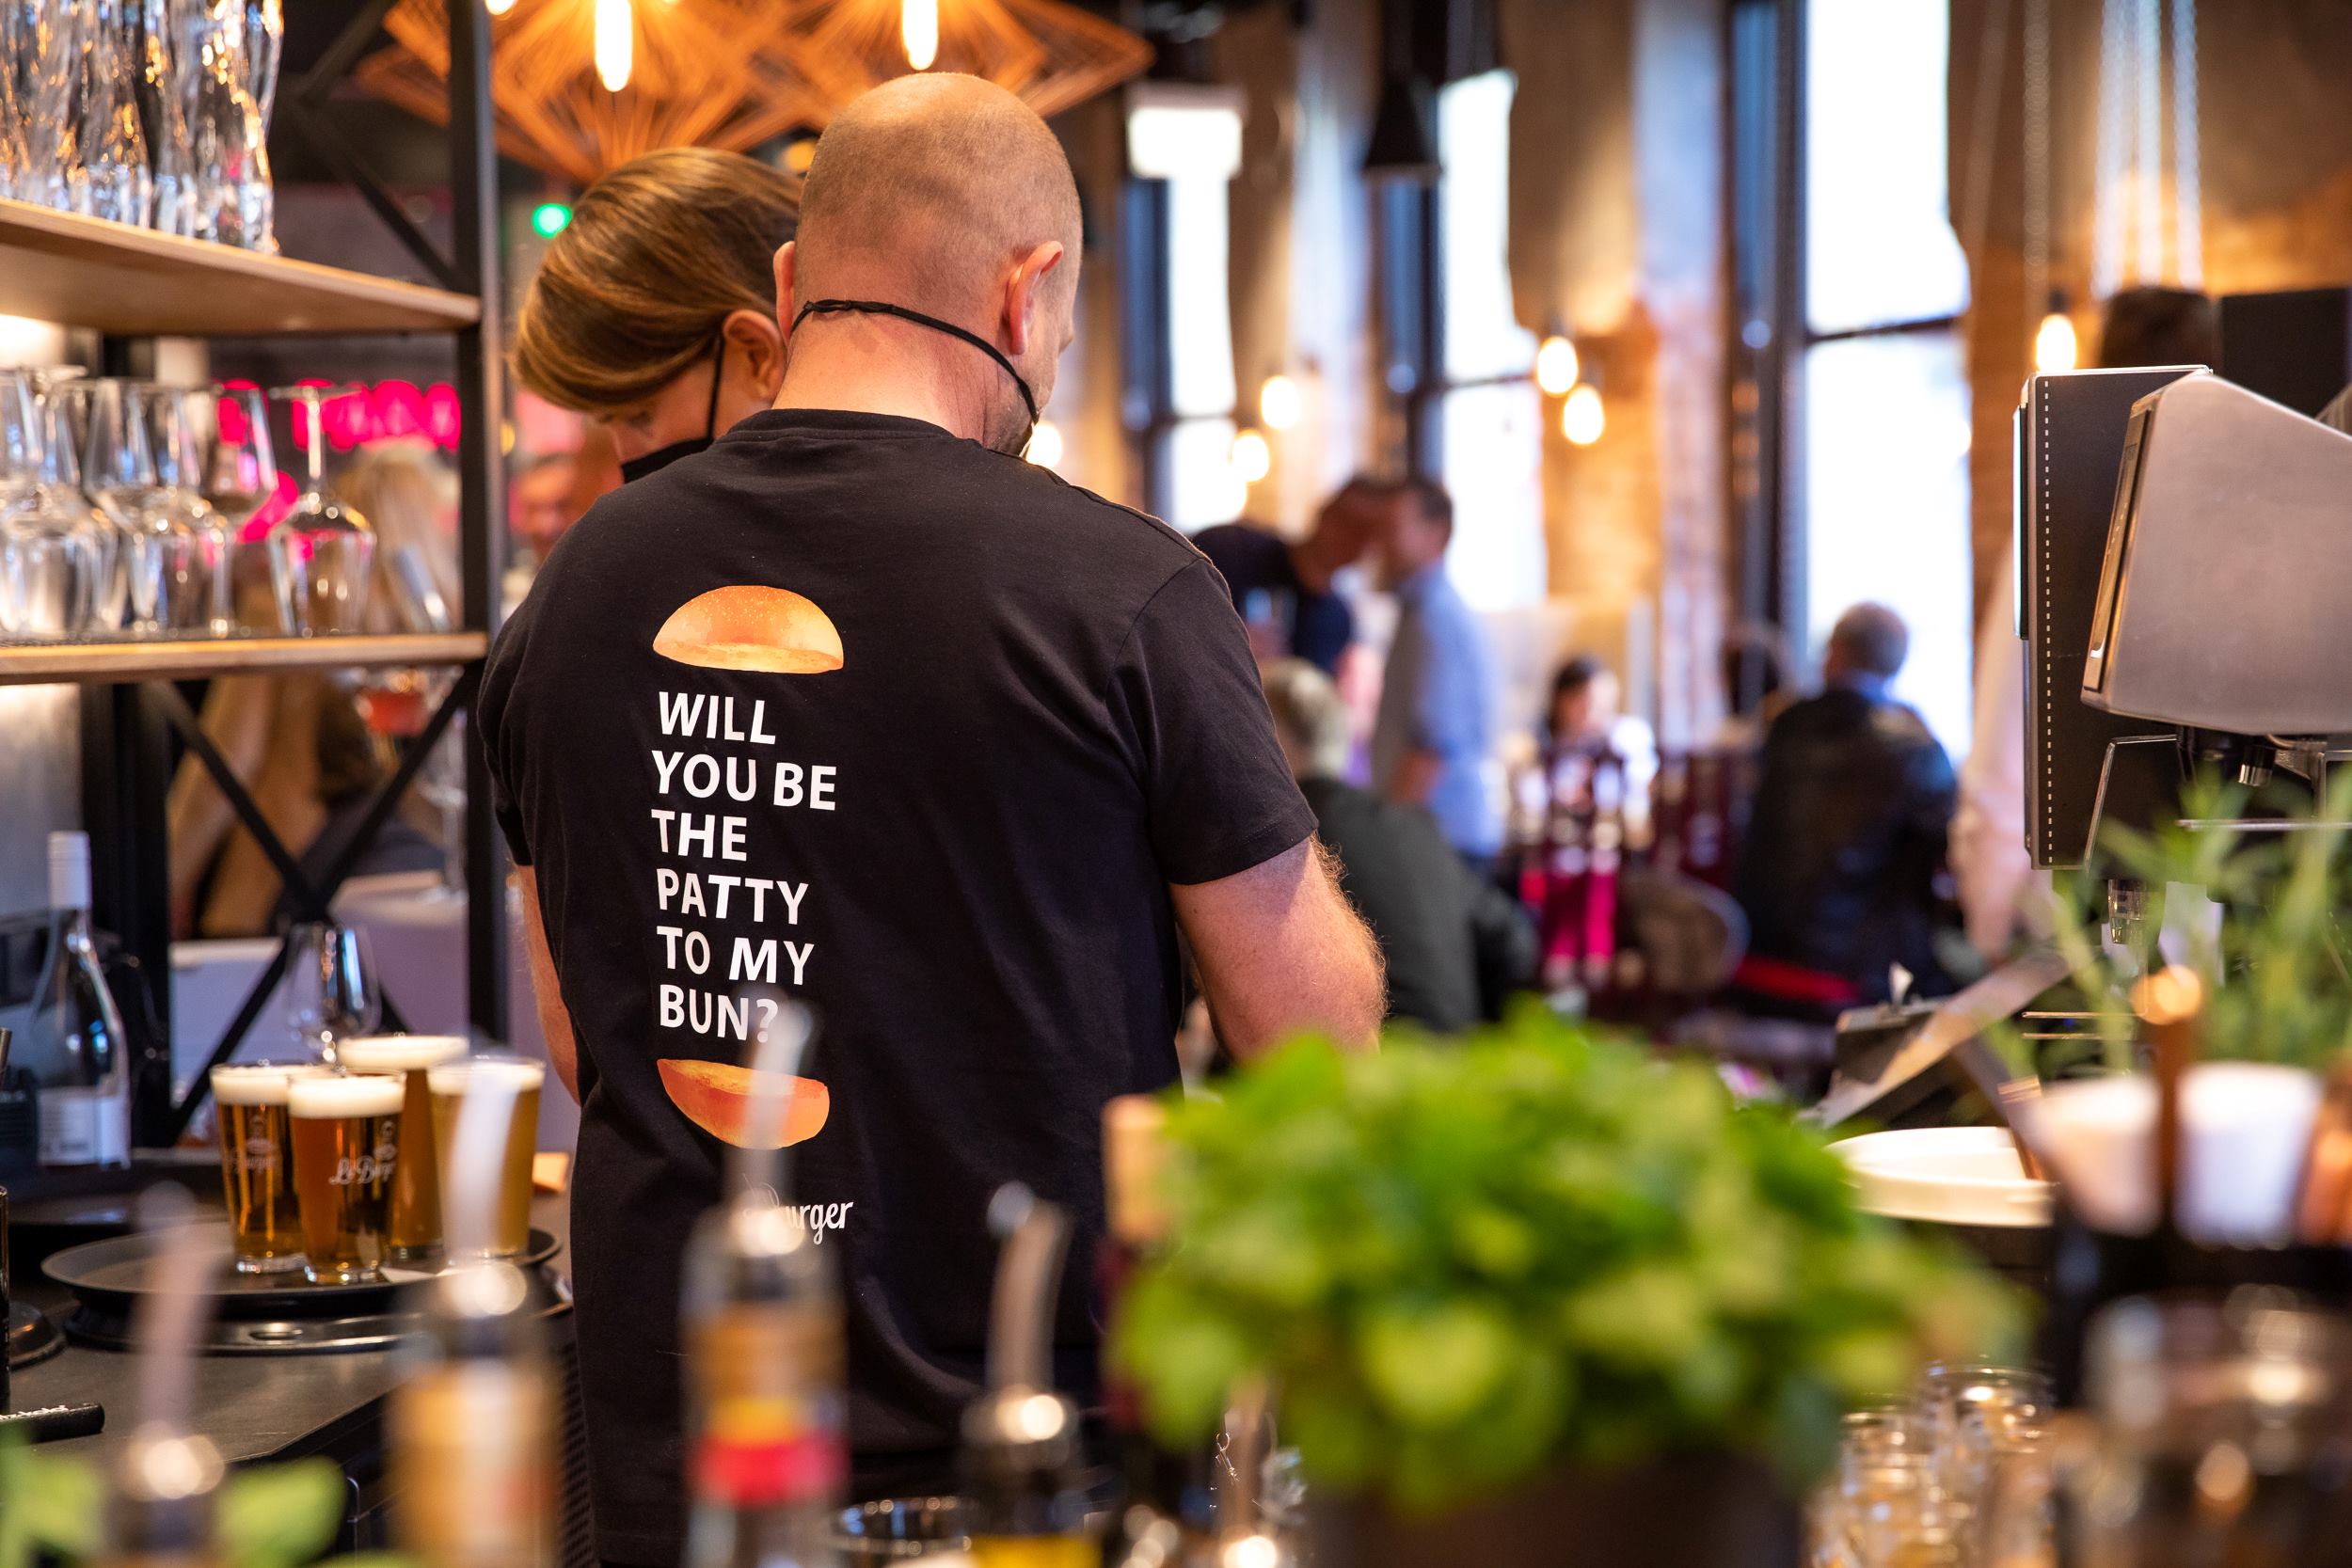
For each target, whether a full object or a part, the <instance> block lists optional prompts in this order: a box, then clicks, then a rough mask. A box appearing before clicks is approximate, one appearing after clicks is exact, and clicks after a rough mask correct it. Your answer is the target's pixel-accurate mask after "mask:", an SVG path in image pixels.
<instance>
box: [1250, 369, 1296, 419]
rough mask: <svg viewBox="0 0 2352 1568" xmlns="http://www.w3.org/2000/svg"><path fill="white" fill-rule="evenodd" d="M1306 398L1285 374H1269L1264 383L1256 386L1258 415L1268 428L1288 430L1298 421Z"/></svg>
mask: <svg viewBox="0 0 2352 1568" xmlns="http://www.w3.org/2000/svg"><path fill="white" fill-rule="evenodd" d="M1305 408H1306V399H1305V398H1304V397H1302V396H1301V395H1300V394H1299V390H1298V383H1297V382H1295V381H1293V380H1292V379H1291V378H1290V377H1289V376H1287V375H1269V376H1267V377H1266V378H1265V385H1264V386H1263V387H1261V388H1258V417H1259V418H1260V419H1262V420H1264V421H1265V427H1266V428H1267V429H1268V430H1288V429H1290V428H1291V427H1292V426H1294V425H1295V424H1296V423H1298V417H1299V415H1300V414H1301V413H1302V412H1304V411H1305Z"/></svg>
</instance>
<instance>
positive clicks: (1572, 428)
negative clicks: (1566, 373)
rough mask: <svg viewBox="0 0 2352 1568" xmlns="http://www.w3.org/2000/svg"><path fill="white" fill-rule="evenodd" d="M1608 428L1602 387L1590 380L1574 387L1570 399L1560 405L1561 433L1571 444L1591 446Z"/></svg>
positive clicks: (1569, 394)
mask: <svg viewBox="0 0 2352 1568" xmlns="http://www.w3.org/2000/svg"><path fill="white" fill-rule="evenodd" d="M1608 428H1609V414H1608V411H1607V410H1606V409H1604V408H1603V407H1602V406H1601V402H1600V388H1597V387H1596V386H1594V385H1593V384H1592V383H1591V382H1589V381H1588V382H1585V383H1583V384H1582V385H1581V386H1579V387H1575V388H1571V389H1570V390H1569V392H1568V401H1567V402H1566V403H1565V404H1561V405H1560V434H1561V435H1563V436H1566V437H1567V438H1568V442H1569V444H1570V445H1571V446H1579V447H1589V446H1591V445H1592V444H1593V443H1594V442H1595V441H1597V440H1599V439H1600V436H1601V432H1602V431H1604V430H1606V429H1608Z"/></svg>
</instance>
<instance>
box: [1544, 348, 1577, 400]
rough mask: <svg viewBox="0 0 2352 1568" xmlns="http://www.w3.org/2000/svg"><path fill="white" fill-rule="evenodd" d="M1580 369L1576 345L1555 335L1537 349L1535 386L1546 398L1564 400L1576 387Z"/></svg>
mask: <svg viewBox="0 0 2352 1568" xmlns="http://www.w3.org/2000/svg"><path fill="white" fill-rule="evenodd" d="M1579 368H1580V367H1579V366H1578V364H1577V362H1576V345H1575V344H1574V343H1572V342H1570V341H1568V340H1567V339H1565V338H1564V337H1562V336H1560V335H1559V334H1558V333H1556V332H1555V333H1553V334H1552V335H1551V336H1550V337H1549V338H1546V339H1545V340H1544V341H1543V342H1542V343H1540V344H1538V345H1537V347H1536V349H1535V385H1536V386H1537V387H1539V388H1543V392H1544V395H1545V396H1546V397H1555V398H1564V397H1566V396H1567V395H1568V388H1571V387H1573V386H1575V385H1576V374H1577V371H1578V369H1579Z"/></svg>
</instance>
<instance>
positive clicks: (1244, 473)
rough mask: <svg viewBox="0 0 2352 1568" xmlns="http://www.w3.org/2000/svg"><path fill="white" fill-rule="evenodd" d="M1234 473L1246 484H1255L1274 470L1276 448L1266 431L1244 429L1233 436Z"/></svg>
mask: <svg viewBox="0 0 2352 1568" xmlns="http://www.w3.org/2000/svg"><path fill="white" fill-rule="evenodd" d="M1232 464H1233V474H1234V477H1235V478H1237V479H1239V480H1240V481H1241V482H1242V483H1244V484H1255V483H1258V481H1260V480H1262V479H1263V478H1265V476H1266V475H1268V474H1270V473H1272V472H1273V471H1274V449H1273V448H1272V447H1270V446H1268V445H1267V444H1266V438H1265V433H1264V432H1263V431H1257V430H1244V431H1242V432H1240V433H1239V434H1237V435H1236V436H1234V437H1233V453H1232Z"/></svg>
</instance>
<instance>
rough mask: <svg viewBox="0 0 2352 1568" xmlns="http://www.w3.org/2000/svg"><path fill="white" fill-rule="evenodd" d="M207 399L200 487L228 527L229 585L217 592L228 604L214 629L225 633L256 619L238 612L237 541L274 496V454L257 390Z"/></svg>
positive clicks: (227, 391)
mask: <svg viewBox="0 0 2352 1568" xmlns="http://www.w3.org/2000/svg"><path fill="white" fill-rule="evenodd" d="M213 396H214V399H215V404H214V409H213V439H212V444H211V445H210V446H209V447H207V448H206V449H205V453H204V478H203V488H204V499H206V500H207V501H209V502H211V503H212V507H213V510H214V511H215V513H217V514H218V515H220V518H221V520H222V521H223V522H225V523H226V524H227V525H228V526H229V538H230V547H229V553H228V558H227V562H226V563H225V564H224V567H223V571H224V574H225V575H226V576H227V577H228V578H229V579H230V586H229V587H227V588H226V589H224V590H223V593H224V594H225V595H226V597H227V601H228V603H227V610H226V612H225V621H224V624H223V625H222V626H220V627H219V628H218V629H219V631H220V632H221V633H224V634H225V633H227V632H230V631H232V630H234V629H235V628H236V626H237V625H238V624H239V623H240V622H249V621H251V620H252V619H256V618H254V617H249V616H244V615H240V614H239V613H238V610H239V605H238V599H239V597H240V585H239V584H238V583H237V580H236V579H237V578H238V576H239V573H238V571H237V570H236V569H235V563H236V562H238V560H239V556H240V552H239V550H238V548H237V543H238V541H240V540H242V539H243V538H244V537H245V531H246V528H247V527H248V526H249V525H250V524H251V523H252V521H253V519H254V517H255V515H257V514H259V513H260V512H261V510H262V507H263V506H265V505H267V504H268V503H269V499H270V498H271V497H272V496H274V495H276V494H277V493H278V455H277V453H276V452H275V451H273V450H272V449H271V446H270V436H269V404H268V402H267V401H266V400H265V399H264V398H263V397H262V389H261V388H259V387H215V388H213ZM246 559H252V557H250V556H248V557H246ZM261 619H268V617H262V618H261Z"/></svg>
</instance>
